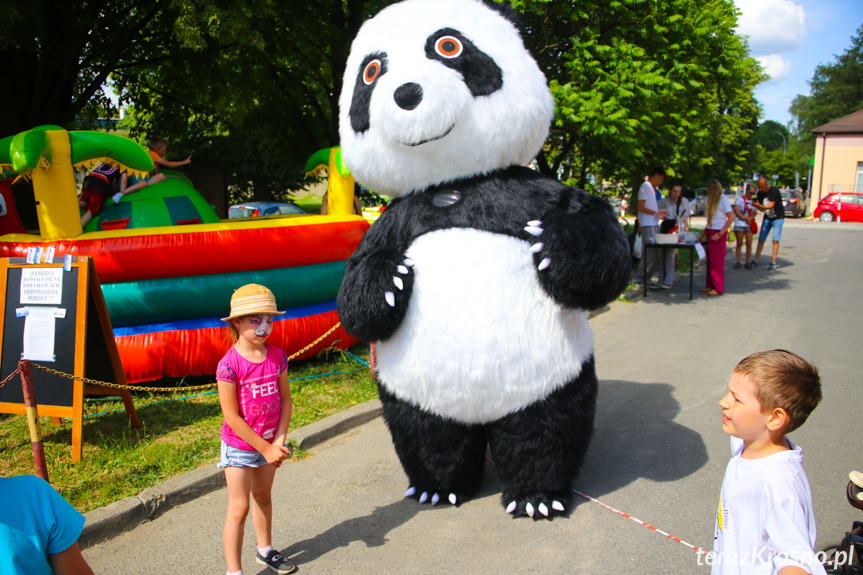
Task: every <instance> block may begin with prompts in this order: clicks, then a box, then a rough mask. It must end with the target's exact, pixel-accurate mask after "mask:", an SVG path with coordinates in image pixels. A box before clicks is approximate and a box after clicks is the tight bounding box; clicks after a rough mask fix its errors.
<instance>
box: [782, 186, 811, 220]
mask: <svg viewBox="0 0 863 575" xmlns="http://www.w3.org/2000/svg"><path fill="white" fill-rule="evenodd" d="M779 193H780V194H781V195H782V205H783V206H785V217H786V218H789V217H790V218H802V217H803V216H805V215H806V198H805V197H804V196H803V194H801V193H800V192H798V191H797V190H790V189H782V190H779Z"/></svg>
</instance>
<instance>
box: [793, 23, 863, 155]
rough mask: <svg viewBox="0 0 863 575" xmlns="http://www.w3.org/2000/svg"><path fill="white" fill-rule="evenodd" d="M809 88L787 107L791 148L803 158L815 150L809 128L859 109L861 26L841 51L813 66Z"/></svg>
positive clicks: (861, 91) (862, 101) (862, 63)
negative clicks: (791, 128) (813, 71)
mask: <svg viewBox="0 0 863 575" xmlns="http://www.w3.org/2000/svg"><path fill="white" fill-rule="evenodd" d="M809 87H810V92H811V93H810V95H808V96H806V95H803V94H800V95H798V96H797V97H796V98H794V100H793V101H792V102H791V108H790V112H791V115H792V117H793V120H792V126H793V129H794V133H795V140H796V142H795V148H799V149H800V151H801V153H802V154H801V155H804V154H805V156H807V157H811V156H812V154H813V153H814V150H815V135H814V134H813V133H812V130H813V129H815V128H817V127H818V126H822V125H824V124H827V123H828V122H832V121H833V120H838V119H839V118H841V117H843V116H847V115H848V114H851V113H853V112H856V111H858V110H861V109H863V25H861V26H860V27H859V28H858V29H857V33H856V35H855V36H852V37H851V46H850V47H849V48H848V49H847V50H846V51H845V52H844V53H843V54H841V55H840V56H837V57H836V59H835V60H834V61H833V62H831V63H829V64H822V65H820V66H818V67H817V68H816V69H815V74H814V75H813V76H812V80H810V81H809Z"/></svg>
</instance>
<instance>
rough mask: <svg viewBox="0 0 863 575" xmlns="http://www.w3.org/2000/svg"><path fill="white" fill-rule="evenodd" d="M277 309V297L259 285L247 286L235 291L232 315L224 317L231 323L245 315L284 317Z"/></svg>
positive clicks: (232, 300)
mask: <svg viewBox="0 0 863 575" xmlns="http://www.w3.org/2000/svg"><path fill="white" fill-rule="evenodd" d="M284 313H285V312H283V311H278V310H277V309H276V296H274V295H273V292H271V291H270V290H269V289H267V288H265V287H264V286H262V285H258V284H246V285H244V286H243V287H241V288H237V289H236V290H235V291H234V295H232V296H231V315H229V316H228V317H223V318H222V321H229V320H232V319H234V318H238V317H243V316H244V315H259V314H272V315H284Z"/></svg>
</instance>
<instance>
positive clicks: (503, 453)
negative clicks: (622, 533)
mask: <svg viewBox="0 0 863 575" xmlns="http://www.w3.org/2000/svg"><path fill="white" fill-rule="evenodd" d="M596 391H597V381H596V373H595V371H594V363H593V357H591V358H590V360H589V361H588V362H586V363H585V364H584V365H583V366H582V371H581V373H580V374H579V376H578V377H577V378H576V379H574V380H573V381H571V382H569V383H567V384H566V385H565V386H564V387H562V388H560V389H558V390H557V391H555V392H554V393H553V394H551V395H550V396H548V397H547V398H545V399H543V400H540V401H537V402H536V403H533V404H531V405H529V406H527V407H526V408H524V409H523V410H521V411H518V412H516V413H513V414H510V415H508V416H506V417H503V418H501V419H499V420H498V421H495V422H493V423H490V424H488V425H487V431H488V441H489V445H490V448H491V454H492V460H493V461H494V464H495V470H496V471H497V474H498V477H499V478H500V481H501V483H502V484H503V494H502V503H503V505H504V507H505V508H506V510H507V512H508V513H513V514H514V515H515V516H523V515H528V516H531V517H534V518H535V519H539V518H541V517H548V518H551V517H553V516H555V515H560V514H562V513H563V512H565V510H566V508H568V507H570V505H571V503H572V497H573V491H572V481H573V480H574V479H575V477H576V475H578V470H579V468H580V467H581V463H582V461H583V460H584V455H585V453H587V448H588V445H589V443H590V437H591V435H592V433H593V419H594V414H595V411H596Z"/></svg>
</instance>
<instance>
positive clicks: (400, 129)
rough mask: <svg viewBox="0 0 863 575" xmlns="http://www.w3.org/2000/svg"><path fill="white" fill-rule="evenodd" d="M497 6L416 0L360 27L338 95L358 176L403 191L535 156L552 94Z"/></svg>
mask: <svg viewBox="0 0 863 575" xmlns="http://www.w3.org/2000/svg"><path fill="white" fill-rule="evenodd" d="M499 6H500V5H494V4H491V3H489V4H486V3H484V2H481V1H479V0H411V1H409V2H402V3H399V4H394V5H392V6H389V7H388V8H385V9H384V10H382V11H381V12H380V13H379V14H378V15H377V16H375V17H374V18H373V19H371V20H369V21H367V22H366V23H365V24H364V25H363V26H362V28H361V29H360V31H359V33H358V34H357V37H356V39H355V40H354V42H353V45H352V47H351V52H350V56H349V57H348V61H347V66H346V72H345V78H344V85H343V89H342V93H341V98H340V101H339V109H340V111H339V136H340V138H341V146H342V154H343V157H344V159H345V163H346V164H347V165H348V167H350V169H351V171H352V173H353V174H354V175H355V177H356V178H357V181H360V182H362V183H363V184H364V185H366V186H368V187H369V188H371V189H373V190H375V191H377V192H380V193H383V194H386V195H389V196H393V197H398V196H401V195H404V194H407V193H410V192H412V191H415V190H418V189H422V188H425V187H426V186H428V185H430V184H434V183H440V182H442V181H446V180H451V179H455V178H460V177H464V176H470V175H474V174H483V173H487V172H489V171H491V170H494V169H497V168H501V167H507V166H512V165H527V164H528V162H530V160H531V159H533V157H534V156H535V155H536V153H537V152H538V151H539V149H540V147H541V146H542V144H543V142H544V141H545V139H546V137H547V136H548V129H549V124H550V121H551V118H552V115H553V112H554V101H553V100H552V97H551V93H550V91H549V89H548V86H547V84H546V80H545V76H544V75H543V73H542V72H541V71H540V69H539V67H538V66H537V64H536V61H535V60H534V59H533V58H532V57H531V56H530V54H529V53H528V52H527V50H526V49H525V47H524V45H523V43H522V41H521V37H520V35H519V32H518V30H517V28H516V26H515V24H514V23H513V22H512V21H511V20H510V19H508V18H507V17H506V16H505V12H504V11H503V10H502V9H501V8H498V7H499Z"/></svg>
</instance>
